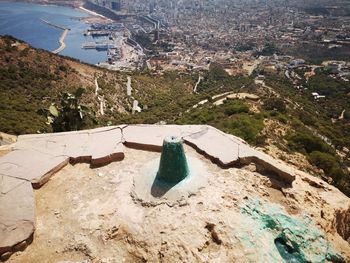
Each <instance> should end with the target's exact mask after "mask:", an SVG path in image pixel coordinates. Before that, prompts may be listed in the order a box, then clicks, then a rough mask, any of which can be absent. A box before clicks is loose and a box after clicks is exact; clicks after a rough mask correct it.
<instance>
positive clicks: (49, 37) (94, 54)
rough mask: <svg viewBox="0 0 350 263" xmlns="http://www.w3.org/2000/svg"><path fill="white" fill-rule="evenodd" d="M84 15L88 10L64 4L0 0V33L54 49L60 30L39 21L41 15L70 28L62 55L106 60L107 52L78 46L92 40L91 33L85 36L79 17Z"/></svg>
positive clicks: (87, 26) (97, 60) (88, 59)
mask: <svg viewBox="0 0 350 263" xmlns="http://www.w3.org/2000/svg"><path fill="white" fill-rule="evenodd" d="M87 16H89V14H87V13H86V12H84V11H81V10H79V9H74V8H70V7H64V6H55V5H38V4H29V3H12V2H0V35H11V36H13V37H15V38H18V39H20V40H23V41H26V42H28V43H29V44H30V45H31V46H33V47H36V48H42V49H45V50H48V51H53V50H55V49H56V48H58V47H59V43H58V40H59V38H60V36H61V34H62V32H63V30H61V29H58V28H55V27H52V26H50V25H48V24H46V23H44V22H43V21H41V19H44V20H47V21H49V22H51V23H53V24H56V25H59V26H61V27H65V28H69V29H71V30H70V31H69V32H68V35H67V37H66V38H65V43H66V48H65V49H64V50H63V51H62V52H61V53H60V54H61V55H64V56H69V57H73V58H76V59H78V60H81V61H82V62H86V63H90V64H97V63H98V62H103V61H106V60H107V53H106V52H105V51H101V52H98V51H96V50H94V49H92V50H84V49H82V48H81V45H82V44H83V43H84V42H91V41H93V40H92V38H91V37H89V36H84V31H85V30H86V29H88V28H89V25H88V24H86V23H84V22H83V21H81V20H80V19H81V18H84V17H87Z"/></svg>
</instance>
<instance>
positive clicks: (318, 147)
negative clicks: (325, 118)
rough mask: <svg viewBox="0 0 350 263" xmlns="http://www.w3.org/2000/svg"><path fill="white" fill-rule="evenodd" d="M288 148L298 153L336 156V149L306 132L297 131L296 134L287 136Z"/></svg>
mask: <svg viewBox="0 0 350 263" xmlns="http://www.w3.org/2000/svg"><path fill="white" fill-rule="evenodd" d="M287 141H288V146H289V147H290V148H291V149H292V150H295V151H298V152H306V153H311V152H314V151H319V152H325V153H329V154H334V153H335V151H334V149H333V148H332V147H331V146H329V145H328V144H326V143H325V142H324V141H323V140H322V139H320V138H318V137H316V136H314V135H312V134H309V133H304V132H299V131H297V132H296V133H293V134H289V135H288V136H287Z"/></svg>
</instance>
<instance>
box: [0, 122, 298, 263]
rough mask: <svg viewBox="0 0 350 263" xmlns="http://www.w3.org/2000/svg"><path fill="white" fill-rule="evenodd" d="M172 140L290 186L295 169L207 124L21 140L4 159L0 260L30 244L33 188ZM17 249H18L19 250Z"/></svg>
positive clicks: (219, 161) (127, 128)
mask: <svg viewBox="0 0 350 263" xmlns="http://www.w3.org/2000/svg"><path fill="white" fill-rule="evenodd" d="M169 135H173V136H178V137H181V138H183V140H184V141H185V143H186V144H188V145H189V146H191V147H193V148H194V149H196V150H197V151H198V152H199V153H201V154H202V155H204V156H205V157H207V158H208V159H210V160H212V162H214V163H216V164H217V165H219V166H220V167H221V168H229V167H240V166H242V165H246V164H249V163H251V162H253V163H255V164H256V166H257V167H258V168H260V170H263V171H267V172H271V173H274V174H276V176H277V177H279V179H280V180H282V181H284V182H285V183H287V184H289V185H291V184H292V183H293V181H294V180H295V171H294V169H292V168H290V167H288V166H287V165H285V164H283V163H281V162H278V161H277V160H275V159H273V158H271V157H270V156H268V155H266V154H264V153H261V152H258V151H256V150H255V149H253V148H251V147H250V146H249V145H248V144H247V143H245V142H244V141H243V140H242V139H240V138H238V137H235V136H232V135H228V134H225V133H223V132H221V131H219V130H217V129H215V128H213V127H210V126H206V125H184V126H177V125H169V126H168V125H122V126H115V127H104V128H99V129H94V130H86V131H78V132H68V133H67V132H66V133H59V134H35V135H25V136H19V138H18V141H17V142H16V143H14V144H12V145H11V148H12V151H11V152H10V153H8V154H6V155H5V156H3V157H1V158H0V194H1V195H0V201H1V202H0V204H1V205H0V237H1V239H0V256H1V254H3V253H7V252H9V251H10V252H11V251H14V250H16V248H15V247H16V245H18V244H20V243H21V242H23V241H26V240H28V239H30V237H31V236H32V234H33V232H34V228H35V227H34V226H35V216H34V214H35V209H34V197H33V190H32V187H33V188H40V187H41V186H42V185H44V184H45V183H47V182H48V181H49V180H50V177H51V176H53V175H54V174H55V173H56V172H57V171H59V170H60V169H62V168H63V167H64V166H65V165H66V164H68V163H69V162H71V163H72V164H75V163H79V162H85V163H89V164H90V165H91V167H99V166H103V165H107V164H109V163H111V162H115V161H121V160H123V158H124V146H127V147H131V148H136V149H140V150H145V151H157V152H160V151H161V149H162V144H163V139H164V137H166V136H169ZM17 247H18V246H17Z"/></svg>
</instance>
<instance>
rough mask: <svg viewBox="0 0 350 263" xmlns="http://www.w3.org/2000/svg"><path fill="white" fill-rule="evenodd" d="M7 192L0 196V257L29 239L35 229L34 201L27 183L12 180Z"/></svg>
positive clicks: (30, 187) (31, 190) (29, 185)
mask: <svg viewBox="0 0 350 263" xmlns="http://www.w3.org/2000/svg"><path fill="white" fill-rule="evenodd" d="M13 180H17V181H18V182H17V186H16V187H14V188H12V189H11V190H10V191H9V192H7V193H5V194H3V193H1V194H0V204H1V205H0V237H1V238H0V255H1V254H3V253H5V252H8V251H10V250H11V249H12V248H13V247H14V246H16V245H17V244H19V243H21V242H23V241H25V240H28V239H30V237H31V236H32V234H33V233H34V229H35V201H34V194H33V189H32V186H31V184H30V183H29V182H27V181H23V180H20V179H12V181H11V182H7V183H6V184H10V187H9V188H8V187H6V186H5V188H7V189H10V188H11V187H12V186H13V185H16V183H15V182H14V181H13Z"/></svg>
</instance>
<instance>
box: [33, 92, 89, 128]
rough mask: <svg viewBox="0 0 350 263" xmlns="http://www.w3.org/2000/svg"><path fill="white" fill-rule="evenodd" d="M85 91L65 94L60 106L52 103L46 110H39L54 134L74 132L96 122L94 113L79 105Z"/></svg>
mask: <svg viewBox="0 0 350 263" xmlns="http://www.w3.org/2000/svg"><path fill="white" fill-rule="evenodd" d="M84 92H85V90H84V89H83V88H78V89H77V90H76V91H75V92H74V93H69V92H65V93H63V94H62V96H61V99H60V105H56V104H55V103H52V104H51V105H50V107H49V108H48V109H44V110H40V112H39V113H40V114H42V115H44V116H45V117H46V118H47V122H46V124H48V125H51V127H52V130H53V131H54V132H64V131H76V130H81V129H82V128H84V127H86V126H88V124H89V123H91V122H96V120H95V117H94V116H95V114H94V112H93V111H92V110H91V109H90V108H89V107H87V106H84V105H82V104H80V100H81V97H82V95H83V94H84Z"/></svg>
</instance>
